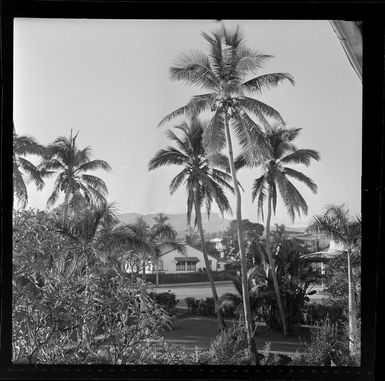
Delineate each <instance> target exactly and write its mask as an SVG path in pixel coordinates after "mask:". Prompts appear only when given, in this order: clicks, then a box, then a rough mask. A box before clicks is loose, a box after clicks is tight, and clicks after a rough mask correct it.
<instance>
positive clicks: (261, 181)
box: [251, 175, 266, 201]
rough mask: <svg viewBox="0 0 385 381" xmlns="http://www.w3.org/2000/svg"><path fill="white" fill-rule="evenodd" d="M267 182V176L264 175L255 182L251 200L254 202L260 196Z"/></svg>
mask: <svg viewBox="0 0 385 381" xmlns="http://www.w3.org/2000/svg"><path fill="white" fill-rule="evenodd" d="M265 181H266V176H265V175H262V176H260V177H258V178H257V179H255V180H254V183H253V188H252V192H251V200H252V201H254V200H255V198H256V197H257V196H258V194H259V193H260V192H261V190H263V189H264V184H265Z"/></svg>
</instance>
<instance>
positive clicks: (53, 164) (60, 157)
mask: <svg viewBox="0 0 385 381" xmlns="http://www.w3.org/2000/svg"><path fill="white" fill-rule="evenodd" d="M77 136H78V133H77V134H76V135H75V136H73V134H72V130H71V134H70V136H69V138H67V137H64V136H61V137H59V138H57V139H56V140H55V141H54V142H53V143H52V144H50V145H49V146H48V147H47V149H46V154H45V160H44V161H43V162H42V163H41V165H40V169H41V170H42V171H44V172H45V175H46V176H51V175H54V174H57V177H56V181H55V184H54V189H53V192H52V194H51V196H50V197H49V198H48V201H47V206H48V207H51V206H52V205H54V204H55V203H56V201H57V200H58V198H59V195H60V193H61V192H64V208H63V225H65V224H66V221H67V214H68V207H69V203H70V200H71V199H72V200H73V201H75V200H76V199H80V200H85V201H86V202H87V203H91V202H102V203H104V202H105V196H106V195H107V193H108V191H107V186H106V184H105V182H104V181H103V180H102V179H101V178H99V177H97V176H94V175H90V174H87V172H89V171H94V170H96V169H104V170H107V171H109V170H111V167H110V165H109V164H108V163H107V162H105V161H104V160H90V154H91V148H90V147H86V148H83V149H79V148H78V147H77V146H76V138H77Z"/></svg>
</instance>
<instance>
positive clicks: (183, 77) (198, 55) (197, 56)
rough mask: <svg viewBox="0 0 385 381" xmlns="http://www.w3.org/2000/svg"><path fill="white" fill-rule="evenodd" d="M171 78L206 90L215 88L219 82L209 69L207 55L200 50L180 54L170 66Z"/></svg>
mask: <svg viewBox="0 0 385 381" xmlns="http://www.w3.org/2000/svg"><path fill="white" fill-rule="evenodd" d="M170 77H171V79H172V80H176V81H183V82H184V83H185V84H187V85H195V86H199V87H201V88H204V89H207V90H215V89H216V88H217V87H218V85H219V83H218V80H217V78H215V76H214V75H213V73H212V72H211V69H210V62H209V59H208V57H207V56H206V55H205V54H204V53H203V52H200V51H191V52H189V53H188V54H181V55H180V56H179V57H178V59H177V61H176V62H175V64H174V66H173V67H171V68H170Z"/></svg>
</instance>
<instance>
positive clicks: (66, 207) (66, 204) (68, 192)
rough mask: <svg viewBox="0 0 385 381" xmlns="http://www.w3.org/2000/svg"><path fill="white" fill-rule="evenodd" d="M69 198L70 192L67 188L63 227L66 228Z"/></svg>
mask: <svg viewBox="0 0 385 381" xmlns="http://www.w3.org/2000/svg"><path fill="white" fill-rule="evenodd" d="M69 198H70V191H69V189H68V188H67V189H66V194H65V197H64V210H63V226H64V227H65V226H66V224H67V217H68V206H69Z"/></svg>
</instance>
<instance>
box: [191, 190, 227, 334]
mask: <svg viewBox="0 0 385 381" xmlns="http://www.w3.org/2000/svg"><path fill="white" fill-rule="evenodd" d="M194 193H195V214H196V219H197V224H198V229H199V234H200V237H201V242H202V252H203V258H204V260H205V265H206V271H207V275H208V277H209V282H210V287H211V292H212V293H213V299H214V304H215V311H216V313H217V318H218V328H219V329H220V330H223V329H224V328H225V327H226V324H225V321H224V319H223V316H222V312H221V310H220V308H219V303H218V294H217V290H216V288H215V283H214V276H213V272H212V270H211V267H210V263H209V258H208V256H207V250H206V242H205V235H204V231H203V225H202V214H201V209H200V206H199V205H200V199H199V191H198V188H197V187H195V189H194Z"/></svg>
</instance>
